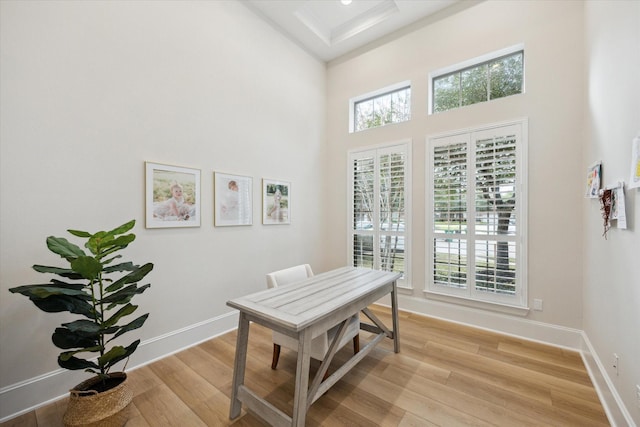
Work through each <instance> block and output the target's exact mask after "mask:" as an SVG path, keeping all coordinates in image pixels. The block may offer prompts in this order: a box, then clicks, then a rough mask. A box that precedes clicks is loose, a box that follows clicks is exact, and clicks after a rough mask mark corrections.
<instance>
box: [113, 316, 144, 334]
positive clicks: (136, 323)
mask: <svg viewBox="0 0 640 427" xmlns="http://www.w3.org/2000/svg"><path fill="white" fill-rule="evenodd" d="M148 317H149V313H147V314H143V315H142V316H140V317H138V318H137V319H136V320H134V321H133V322H131V323H129V324H127V325H125V326H123V327H122V328H120V330H119V331H118V332H117V333H116V334H115V335H114V336H113V338H116V337H119V336H120V335H122V334H124V333H125V332H129V331H133V330H134V329H138V328H139V327H141V326H142V325H144V322H145V321H146V320H147V318H148Z"/></svg>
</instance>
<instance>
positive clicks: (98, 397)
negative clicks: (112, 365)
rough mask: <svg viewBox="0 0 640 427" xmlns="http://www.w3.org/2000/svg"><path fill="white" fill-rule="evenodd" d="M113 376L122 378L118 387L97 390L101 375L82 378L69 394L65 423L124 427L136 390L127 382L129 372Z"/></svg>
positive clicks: (84, 426)
mask: <svg viewBox="0 0 640 427" xmlns="http://www.w3.org/2000/svg"><path fill="white" fill-rule="evenodd" d="M109 377H110V378H114V379H121V380H122V382H121V383H120V384H118V385H117V386H116V387H113V388H111V389H109V390H106V391H103V392H100V393H99V392H97V391H96V390H95V388H96V387H95V386H96V385H97V384H99V383H100V381H101V380H100V378H99V377H97V376H96V377H93V378H90V379H88V380H86V381H83V382H81V383H80V384H78V385H77V386H75V387H74V388H73V389H71V390H70V392H69V393H70V394H69V405H68V406H67V412H65V414H64V417H63V421H64V425H65V426H66V427H77V426H82V427H122V426H123V425H124V424H125V423H126V422H127V419H128V416H129V411H128V406H129V404H130V403H131V400H133V393H132V392H131V390H130V389H129V387H128V385H127V374H125V373H124V372H116V373H113V374H109Z"/></svg>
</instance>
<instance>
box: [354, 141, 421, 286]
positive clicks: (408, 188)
mask: <svg viewBox="0 0 640 427" xmlns="http://www.w3.org/2000/svg"><path fill="white" fill-rule="evenodd" d="M412 142H413V141H412V139H410V138H408V139H402V140H398V141H394V142H389V143H384V144H378V145H370V146H366V147H360V148H357V149H355V148H354V149H350V150H348V151H347V159H351V157H352V156H353V155H354V154H358V153H364V152H367V151H374V150H375V151H390V152H393V148H394V147H401V146H402V147H405V149H406V153H407V157H406V162H405V200H404V209H405V232H404V238H405V240H404V246H405V248H404V251H405V252H404V257H405V258H404V262H405V269H404V270H405V271H404V278H403V279H400V280H398V283H397V286H398V288H399V289H407V290H411V289H413V286H412V281H411V270H412V267H411V265H412V263H411V258H412V255H411V254H412V250H411V242H412V234H413V233H412V228H411V223H412V221H411V213H412V210H413V209H412V203H411V199H412V195H413V192H412V185H411V181H412V166H411V165H412V159H411V158H412V155H411V153H412V151H413V150H412V148H413V144H412ZM347 177H348V178H347V182H348V188H347V195H346V197H347V206H348V207H349V209H348V213H347V215H348V216H347V233H346V234H347V248H349V250H348V251H347V265H352V264H353V228H352V227H353V225H352V223H353V216H354V215H353V200H352V196H353V191H352V188H351V185H352V183H353V167H352V164H351V162H350V161H349V160H348V161H347ZM375 185H376V186H378V185H380V183H379V182H377V180H376V182H375Z"/></svg>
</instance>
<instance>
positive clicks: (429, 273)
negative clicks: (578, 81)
mask: <svg viewBox="0 0 640 427" xmlns="http://www.w3.org/2000/svg"><path fill="white" fill-rule="evenodd" d="M513 125H516V126H520V127H521V128H520V131H521V133H520V137H521V141H520V143H519V144H517V146H516V150H517V170H516V173H517V177H518V178H517V180H516V181H517V183H518V192H519V194H523V195H524V196H521V197H519V198H518V199H517V200H516V203H517V209H518V211H517V212H518V215H517V217H516V221H517V229H518V230H519V231H518V233H519V234H518V236H519V239H518V240H517V244H518V246H519V255H518V260H517V262H518V270H517V278H518V279H517V283H518V284H519V287H518V289H517V293H516V295H515V296H514V297H511V298H509V297H506V298H497V299H482V300H480V299H477V298H473V297H472V296H471V295H470V292H469V293H458V294H456V292H446V293H445V292H439V291H437V290H436V288H435V287H433V286H432V283H433V247H432V245H431V244H430V242H431V241H432V239H433V230H432V227H433V197H432V195H431V194H430V193H431V188H432V183H433V170H432V168H431V165H432V158H431V156H432V153H433V149H432V148H433V141H435V140H437V139H441V138H444V137H454V136H458V135H465V134H473V133H479V132H485V131H490V130H491V129H496V128H502V127H506V126H513ZM528 134H529V131H528V118H526V117H525V118H520V119H515V120H512V121H507V122H500V123H493V124H489V125H485V126H481V127H477V128H469V129H461V130H457V131H453V132H446V133H441V134H436V135H430V136H427V138H426V146H427V150H426V153H425V165H426V167H427V168H428V171H427V173H426V177H425V178H426V183H425V190H426V192H427V197H425V220H426V223H425V252H426V253H425V256H426V262H425V279H426V280H425V289H424V293H425V295H428V296H430V297H433V298H434V299H437V300H441V301H447V302H454V303H459V304H462V305H467V306H472V307H479V308H489V309H492V310H495V311H501V312H506V313H511V314H521V315H524V314H526V313H527V312H528V311H529V307H528V286H527V279H528V271H527V258H528V256H527V245H528V239H527V233H528V218H527V212H528V203H527V199H528V182H527V181H528V180H527V175H528V173H527V152H528ZM472 142H473V141H472V140H469V143H472Z"/></svg>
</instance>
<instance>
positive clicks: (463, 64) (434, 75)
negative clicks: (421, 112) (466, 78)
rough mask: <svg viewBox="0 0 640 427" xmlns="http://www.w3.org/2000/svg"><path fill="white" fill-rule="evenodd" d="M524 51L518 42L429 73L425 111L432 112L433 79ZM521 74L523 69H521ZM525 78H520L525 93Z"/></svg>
mask: <svg viewBox="0 0 640 427" xmlns="http://www.w3.org/2000/svg"><path fill="white" fill-rule="evenodd" d="M521 50H522V51H524V43H519V44H516V45H513V46H509V47H506V48H504V49H500V50H496V51H494V52H490V53H485V54H484V55H480V56H477V57H475V58H471V59H468V60H466V61H462V62H458V63H457V64H453V65H448V66H446V67H443V68H438V69H437V70H434V71H432V72H430V73H429V75H428V78H429V82H428V83H429V93H428V96H427V111H428V114H429V115H432V114H433V80H434V79H436V78H438V77H440V76H442V75H445V74H449V73H453V72H455V71H459V70H463V69H465V68H470V67H473V66H475V65H478V64H482V63H483V62H488V61H491V60H493V59H496V58H500V57H501V56H507V55H511V54H513V53H516V52H519V51H521ZM522 72H523V75H524V73H525V70H522ZM526 81H527V79H526V78H523V80H522V93H525V82H526Z"/></svg>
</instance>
